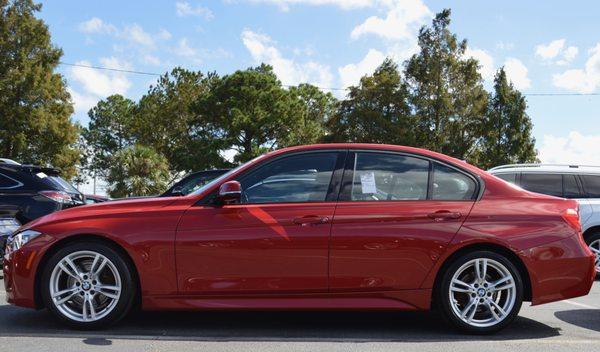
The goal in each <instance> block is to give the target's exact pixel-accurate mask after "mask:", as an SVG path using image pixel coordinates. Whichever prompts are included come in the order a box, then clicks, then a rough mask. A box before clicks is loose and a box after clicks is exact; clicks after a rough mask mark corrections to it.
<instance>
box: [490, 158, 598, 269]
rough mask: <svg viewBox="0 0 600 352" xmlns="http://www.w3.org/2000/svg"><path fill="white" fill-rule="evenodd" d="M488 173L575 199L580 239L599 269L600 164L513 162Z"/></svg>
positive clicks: (531, 188) (523, 186)
mask: <svg viewBox="0 0 600 352" xmlns="http://www.w3.org/2000/svg"><path fill="white" fill-rule="evenodd" d="M489 172H490V173H491V174H492V175H494V176H497V177H499V178H501V179H503V180H505V181H508V182H510V183H514V184H515V185H517V186H519V187H521V188H524V189H526V190H528V191H532V192H537V193H543V194H548V195H552V196H557V197H563V198H571V199H575V200H577V202H578V203H579V216H580V218H581V227H582V231H583V238H584V239H585V241H586V243H587V244H588V246H590V249H591V250H592V251H593V252H594V253H595V254H596V271H599V272H600V166H583V165H554V164H513V165H503V166H498V167H495V168H493V169H490V170H489Z"/></svg>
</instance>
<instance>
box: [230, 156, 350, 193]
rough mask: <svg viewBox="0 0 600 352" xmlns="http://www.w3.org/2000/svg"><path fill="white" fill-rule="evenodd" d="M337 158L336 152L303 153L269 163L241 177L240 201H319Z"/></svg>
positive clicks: (329, 180) (329, 179)
mask: <svg viewBox="0 0 600 352" xmlns="http://www.w3.org/2000/svg"><path fill="white" fill-rule="evenodd" d="M337 158H338V153H337V152H323V153H307V154H301V155H294V156H289V157H284V158H282V159H279V160H275V161H273V162H270V163H268V164H266V165H264V166H262V167H260V168H259V169H258V170H256V171H254V172H252V173H250V174H249V175H245V176H243V177H242V178H241V179H240V180H239V181H240V183H241V185H242V199H241V202H242V203H246V204H253V203H254V204H255V203H296V202H322V201H325V199H326V197H327V192H328V190H329V184H330V182H331V177H332V175H333V170H334V169H335V164H336V161H337Z"/></svg>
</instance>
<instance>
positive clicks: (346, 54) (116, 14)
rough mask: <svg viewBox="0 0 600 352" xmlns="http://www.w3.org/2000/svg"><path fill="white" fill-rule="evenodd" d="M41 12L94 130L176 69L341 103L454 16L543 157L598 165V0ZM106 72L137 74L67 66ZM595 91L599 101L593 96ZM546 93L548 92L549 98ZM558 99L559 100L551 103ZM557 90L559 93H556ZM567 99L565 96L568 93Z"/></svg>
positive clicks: (77, 5) (225, 2) (201, 4)
mask: <svg viewBox="0 0 600 352" xmlns="http://www.w3.org/2000/svg"><path fill="white" fill-rule="evenodd" d="M42 4H43V8H42V11H41V13H40V14H39V16H40V17H41V18H42V19H44V21H45V22H46V23H47V24H48V26H49V28H50V32H51V35H52V41H53V43H54V44H55V45H57V46H59V47H61V48H62V49H63V51H64V56H63V58H62V61H63V62H64V63H65V64H63V65H61V66H59V68H58V69H59V71H60V72H61V73H62V74H63V75H64V77H65V79H66V80H67V83H68V87H69V88H68V89H69V91H70V93H71V95H72V97H73V101H74V103H75V115H74V120H76V121H79V122H81V123H82V124H84V125H86V124H87V122H88V118H87V111H88V110H89V109H90V108H91V107H92V106H94V105H95V104H96V103H97V102H98V100H100V99H102V98H105V97H107V96H109V95H111V94H115V93H118V94H123V95H124V96H127V97H129V98H131V99H134V100H137V99H139V98H140V97H141V96H142V95H143V94H144V93H146V92H147V90H148V88H149V86H150V85H151V84H152V83H153V82H155V81H156V78H157V76H156V75H152V74H153V73H157V74H160V73H164V72H166V71H169V70H171V69H172V68H173V67H175V66H182V67H185V68H187V69H191V70H201V71H203V72H208V71H216V72H218V73H219V74H227V73H231V72H233V71H235V70H238V69H245V68H248V67H251V66H255V65H258V64H260V63H261V62H264V63H267V64H270V65H272V66H273V67H274V70H275V72H276V73H277V75H278V76H279V78H280V80H281V81H282V83H283V84H289V85H296V84H298V83H303V82H308V83H312V84H315V85H317V86H320V87H323V88H336V89H335V90H333V91H332V92H333V93H334V94H335V95H336V96H338V97H339V98H342V97H343V95H344V90H339V88H345V87H348V86H350V85H354V84H356V83H357V82H358V81H359V79H360V77H361V76H363V75H365V74H370V73H372V72H373V71H374V69H375V68H376V67H377V66H378V65H379V64H381V62H382V61H383V60H384V59H385V58H386V57H391V58H393V59H395V60H396V61H397V62H398V63H402V62H403V61H404V60H405V59H406V58H408V57H409V56H410V55H411V54H413V53H415V52H416V51H417V50H418V48H417V46H416V44H417V43H416V37H417V33H418V30H419V28H420V27H421V26H423V25H427V24H430V23H431V19H432V17H433V16H434V15H435V13H437V12H439V11H441V10H442V9H444V8H450V9H451V10H452V17H451V18H452V24H451V30H452V31H453V32H454V33H456V34H457V35H458V36H459V38H465V39H467V43H468V50H467V53H466V55H468V56H473V57H475V58H477V59H478V60H479V61H480V64H481V71H480V72H481V73H482V76H483V78H484V80H485V85H486V87H487V88H488V89H490V88H491V87H492V85H491V84H492V80H493V75H494V73H495V71H496V70H497V69H498V68H499V67H501V66H504V67H505V69H506V71H507V74H508V76H509V78H510V80H511V81H512V83H513V84H514V85H515V87H517V88H518V89H519V90H521V91H522V92H523V93H524V94H525V95H526V97H527V101H528V110H527V112H528V114H529V116H530V117H531V119H532V121H533V124H534V129H533V134H534V136H535V138H536V147H537V149H538V152H539V157H540V159H541V160H542V161H543V162H548V163H569V164H574V163H578V164H593V165H600V22H598V20H597V14H598V13H600V2H598V1H574V0H572V1H569V2H568V3H566V2H564V1H544V2H543V4H542V3H540V2H537V1H513V0H504V1H494V2H491V1H474V0H473V1H471V0H462V1H437V0H431V1H429V0H212V1H207V0H204V1H200V0H181V1H178V0H174V1H166V0H165V1H162V0H155V1H137V0H136V1H134V0H126V1H123V0H121V1H113V0H103V1H75V0H53V1H42ZM67 64H77V65H87V66H90V65H91V66H99V67H106V68H115V69H121V70H129V71H136V72H144V73H149V74H134V73H124V72H115V71H107V70H95V69H90V68H83V67H75V66H69V65H67ZM595 93H597V94H598V95H594V94H595ZM540 94H542V95H540ZM547 94H552V95H547ZM555 94H558V95H555ZM565 94H566V95H565Z"/></svg>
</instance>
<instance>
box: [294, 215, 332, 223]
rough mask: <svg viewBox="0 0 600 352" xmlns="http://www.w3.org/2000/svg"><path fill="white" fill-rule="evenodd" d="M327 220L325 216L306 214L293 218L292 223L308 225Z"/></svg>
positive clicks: (326, 221)
mask: <svg viewBox="0 0 600 352" xmlns="http://www.w3.org/2000/svg"><path fill="white" fill-rule="evenodd" d="M328 222H329V218H328V217H327V216H325V217H322V216H318V215H307V216H302V217H298V218H294V224H296V225H300V226H308V225H319V224H326V223H328Z"/></svg>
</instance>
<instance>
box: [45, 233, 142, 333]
mask: <svg viewBox="0 0 600 352" xmlns="http://www.w3.org/2000/svg"><path fill="white" fill-rule="evenodd" d="M71 264H73V265H71ZM129 265H130V264H128V262H127V261H126V260H125V259H124V258H123V257H122V256H121V255H120V254H119V253H118V252H117V251H116V250H115V249H113V248H112V247H111V246H109V245H106V244H104V243H102V242H99V241H82V242H75V243H72V244H68V245H66V246H65V247H63V248H61V249H59V250H58V251H57V252H56V253H54V254H53V255H52V257H50V259H49V260H48V262H47V263H46V265H45V267H44V268H43V270H44V271H43V272H42V277H41V294H42V299H43V302H44V305H45V307H46V308H48V310H50V312H52V314H53V315H54V316H56V317H57V318H58V320H60V321H61V322H63V323H64V324H66V325H67V326H69V327H71V328H74V329H80V330H94V329H101V328H105V327H107V326H110V325H112V324H115V323H116V322H118V321H119V320H121V319H123V318H124V317H125V316H126V315H127V314H128V313H129V311H130V310H131V309H132V307H133V305H134V301H135V299H134V298H135V297H136V290H137V285H136V284H135V282H134V277H135V276H134V275H133V273H132V270H131V268H130V267H129ZM92 269H93V270H92ZM53 295H54V296H55V298H52V296H53Z"/></svg>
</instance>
